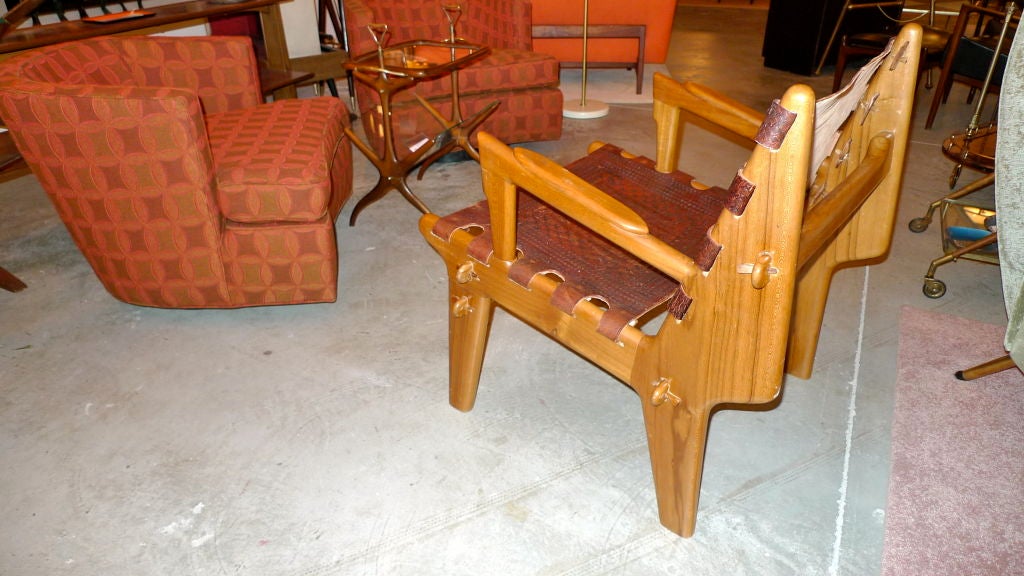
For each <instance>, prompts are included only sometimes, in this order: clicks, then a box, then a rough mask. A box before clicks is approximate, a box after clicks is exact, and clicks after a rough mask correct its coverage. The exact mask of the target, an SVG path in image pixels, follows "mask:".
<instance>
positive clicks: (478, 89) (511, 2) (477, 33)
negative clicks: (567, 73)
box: [345, 0, 562, 154]
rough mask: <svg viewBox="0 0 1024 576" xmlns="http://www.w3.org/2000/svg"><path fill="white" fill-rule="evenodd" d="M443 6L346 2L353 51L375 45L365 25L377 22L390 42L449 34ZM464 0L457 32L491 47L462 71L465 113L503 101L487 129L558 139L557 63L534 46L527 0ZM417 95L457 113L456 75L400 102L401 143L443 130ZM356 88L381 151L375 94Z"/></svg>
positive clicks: (416, 0) (519, 138)
mask: <svg viewBox="0 0 1024 576" xmlns="http://www.w3.org/2000/svg"><path fill="white" fill-rule="evenodd" d="M442 4H443V2H442V1H441V0H346V1H345V13H346V23H345V25H346V28H347V32H348V37H349V45H350V50H351V52H352V54H353V55H357V54H363V53H365V52H369V51H372V50H376V48H377V45H376V44H375V43H374V41H373V38H372V37H371V35H370V33H369V31H368V30H367V28H366V27H367V25H368V24H371V23H382V24H387V25H388V28H389V31H390V38H389V42H388V43H389V44H397V43H399V42H405V41H408V40H420V39H429V40H444V39H446V38H448V35H449V31H448V20H447V19H446V17H445V15H444V12H443V10H442V9H441V5H442ZM463 4H464V6H463V8H464V12H463V14H462V17H461V18H460V19H459V22H458V28H457V33H458V35H459V36H460V37H461V38H465V39H466V40H467V41H469V42H473V43H477V44H483V45H485V46H488V47H490V48H491V50H492V52H491V54H490V55H489V56H487V57H486V58H484V59H483V60H481V61H480V62H477V63H475V64H473V65H471V66H469V67H467V68H465V69H463V70H461V71H460V72H459V87H460V90H459V94H460V103H461V107H462V114H463V116H464V117H467V118H469V117H472V115H473V114H475V113H477V112H479V111H480V110H482V109H484V108H485V107H487V106H488V105H490V104H491V103H492V102H494V101H500V105H499V106H498V108H497V110H496V111H495V112H494V114H492V115H491V117H490V118H488V119H487V120H486V121H485V122H484V123H483V125H482V127H481V130H486V131H487V132H490V133H491V134H493V135H495V136H497V137H498V138H500V139H501V140H503V141H504V142H506V143H513V142H530V141H536V140H557V139H558V138H560V137H561V135H562V93H561V92H560V91H559V89H558V61H557V60H555V59H554V58H553V57H552V56H549V55H546V54H541V53H538V52H533V51H532V50H531V46H532V41H533V38H532V23H531V19H530V14H531V13H530V9H531V6H530V2H529V0H487V1H486V2H481V1H475V2H465V3H463ZM414 93H415V94H419V95H420V96H421V97H423V98H425V99H427V100H428V101H429V102H430V103H431V104H433V105H434V106H436V107H437V109H438V110H439V111H440V112H441V113H442V114H444V115H446V116H448V117H451V101H450V98H451V81H450V80H449V79H448V78H447V77H444V78H439V79H437V80H433V81H429V82H422V83H419V84H417V85H416V87H415V88H413V89H411V90H408V91H406V92H404V93H401V94H399V95H398V96H396V98H395V100H394V105H393V110H394V113H393V118H394V122H393V126H394V130H395V142H396V143H399V144H403V143H412V142H416V141H418V140H419V139H420V138H421V137H422V136H423V135H433V134H436V133H437V132H438V129H439V124H438V122H437V120H436V119H434V118H433V117H432V116H431V115H430V114H429V113H428V112H427V111H426V110H425V109H424V108H423V107H422V106H420V105H419V104H418V103H417V102H416V101H415V96H414ZM356 94H357V98H358V102H359V112H360V115H361V116H362V119H363V128H364V129H365V131H366V134H367V137H368V138H369V139H370V141H371V142H372V143H373V144H375V145H376V147H377V149H378V150H379V149H382V148H383V136H382V135H381V133H380V132H379V130H380V128H379V127H380V126H381V121H380V110H379V109H378V102H379V101H378V97H377V94H376V93H375V92H374V91H373V90H371V89H370V88H368V87H367V86H364V85H361V84H359V83H357V86H356ZM474 141H475V137H474ZM400 154H401V152H400Z"/></svg>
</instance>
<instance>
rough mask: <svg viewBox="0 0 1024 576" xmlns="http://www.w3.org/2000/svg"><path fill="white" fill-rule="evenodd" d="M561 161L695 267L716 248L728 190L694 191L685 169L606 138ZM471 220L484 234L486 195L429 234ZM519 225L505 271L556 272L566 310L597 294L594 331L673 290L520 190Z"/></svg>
mask: <svg viewBox="0 0 1024 576" xmlns="http://www.w3.org/2000/svg"><path fill="white" fill-rule="evenodd" d="M567 168H568V169H569V170H570V171H571V172H573V173H574V174H576V175H577V176H579V177H580V178H582V179H584V180H586V181H587V182H589V183H591V184H592V185H594V186H595V187H597V188H599V189H601V190H602V191H604V192H606V193H608V194H610V195H612V196H614V197H615V198H616V199H617V200H619V201H620V202H622V203H623V204H625V205H626V206H628V207H629V208H631V209H632V210H634V211H635V212H636V213H637V214H639V215H640V216H641V217H642V218H643V219H644V220H645V221H646V222H647V224H648V226H649V228H650V231H651V233H652V234H653V235H655V236H657V237H659V238H661V239H662V240H664V241H665V242H667V243H668V244H670V245H672V246H673V247H674V248H676V249H677V250H679V251H680V252H682V253H684V254H687V255H689V256H690V257H691V258H694V260H695V262H696V263H697V264H698V265H699V266H700V267H701V268H703V269H705V270H706V269H709V268H710V267H711V265H712V264H713V263H714V259H715V257H716V256H717V254H718V248H719V247H718V246H717V245H715V243H714V242H713V241H712V240H711V239H710V238H709V237H708V234H707V233H708V231H709V230H710V228H711V227H712V226H713V225H714V223H715V222H716V221H717V219H718V217H719V215H720V214H721V212H722V210H723V208H724V207H725V206H726V204H727V203H728V202H729V200H730V196H731V193H730V192H729V191H728V190H725V189H722V188H710V189H707V190H699V189H697V188H695V187H693V186H692V185H691V182H692V177H691V176H689V175H687V174H685V173H682V172H675V173H672V174H662V173H660V172H657V171H656V170H654V163H653V161H651V160H650V159H647V158H642V157H640V158H632V159H629V158H625V157H623V156H622V154H621V150H620V149H619V148H617V147H615V146H611V145H606V146H604V147H602V148H601V149H599V150H597V151H595V152H594V153H592V154H589V155H588V156H586V157H584V158H582V159H580V160H578V161H576V162H574V163H572V164H570V165H569V166H567ZM469 226H479V227H481V228H483V229H484V230H485V232H484V234H482V235H480V236H479V237H477V238H476V240H475V242H486V241H488V240H489V239H490V235H489V234H490V233H489V230H488V228H489V217H488V215H487V210H486V202H482V203H479V204H477V205H474V206H471V207H469V208H467V209H465V210H463V211H460V212H456V213H455V214H452V215H450V216H447V217H445V218H443V219H442V220H441V221H440V222H438V224H437V226H435V228H434V233H435V234H437V235H438V236H439V237H441V238H448V237H450V236H448V235H450V233H451V232H452V231H453V230H454V229H456V228H464V227H469ZM517 230H518V236H517V238H518V242H519V249H520V250H521V251H522V254H523V256H522V258H521V259H520V260H518V261H517V262H516V263H515V264H513V266H512V270H510V275H511V277H512V279H513V281H515V282H517V283H519V284H521V285H523V286H526V285H528V284H529V282H530V279H532V278H533V277H534V276H535V275H536V274H539V273H546V272H552V273H554V274H557V275H558V276H559V277H561V278H562V279H563V280H564V282H563V284H562V285H561V286H560V287H559V288H558V289H557V290H556V292H555V294H553V295H552V305H553V306H556V307H557V308H559V309H560V310H562V311H563V312H565V313H567V314H569V313H572V309H573V308H574V307H575V306H576V305H577V304H578V303H579V301H580V300H582V299H584V298H592V299H598V300H601V301H602V302H604V303H605V304H607V306H608V311H607V312H606V313H605V315H604V317H603V318H602V322H601V326H600V331H601V333H602V334H604V335H605V336H607V337H609V338H612V339H614V338H616V337H617V336H618V334H619V332H620V331H621V330H622V328H623V327H624V326H625V325H626V324H627V323H628V322H630V321H632V320H633V319H635V318H638V317H640V316H642V315H644V314H646V313H647V312H649V311H651V310H653V309H655V308H657V307H658V306H660V305H661V304H663V303H665V302H666V301H667V300H669V298H671V297H672V296H673V294H674V293H675V292H676V291H677V289H678V286H679V285H678V283H677V282H675V281H674V280H673V279H671V278H669V277H668V276H665V275H664V274H662V273H661V272H660V271H658V270H656V269H654V268H652V267H650V266H649V265H648V264H646V263H645V262H643V261H641V260H639V259H637V258H636V257H634V256H632V255H631V254H629V253H627V252H626V251H624V250H622V249H621V248H619V247H617V246H615V245H614V244H612V243H611V242H608V241H607V240H605V239H603V238H601V237H600V236H597V235H596V234H593V233H592V232H590V231H589V230H588V229H586V228H584V227H583V226H581V225H579V224H577V223H576V222H575V221H573V220H571V219H569V218H567V217H565V216H564V215H562V214H561V213H559V212H557V211H555V210H554V209H552V208H550V207H549V206H548V205H547V204H543V203H541V202H539V201H537V200H535V199H534V198H533V197H532V196H530V195H529V194H527V193H522V192H521V193H520V194H519V207H518V228H517ZM483 253H485V252H484V251H480V252H478V254H483Z"/></svg>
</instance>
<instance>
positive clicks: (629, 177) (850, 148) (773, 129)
mask: <svg viewBox="0 0 1024 576" xmlns="http://www.w3.org/2000/svg"><path fill="white" fill-rule="evenodd" d="M920 42H921V30H920V27H919V26H916V25H910V26H907V27H906V28H905V29H904V30H903V32H902V33H901V34H900V36H899V37H898V38H897V39H896V45H895V48H894V49H893V50H892V51H891V52H890V53H889V55H888V56H887V58H886V60H885V62H884V64H883V65H882V67H881V68H880V69H879V72H878V73H877V74H876V75H875V77H874V79H873V80H872V81H871V83H870V85H869V86H868V88H867V92H866V93H865V94H864V96H863V98H862V99H860V101H859V104H858V105H857V106H856V110H855V111H854V112H853V115H852V117H851V118H850V119H849V121H847V122H846V123H845V127H844V128H843V130H842V132H841V133H840V135H839V138H838V143H837V144H836V145H835V147H834V151H833V153H832V154H831V155H830V156H829V157H828V158H827V159H826V160H825V161H824V163H823V164H822V167H821V169H820V170H819V171H818V173H817V176H816V178H815V180H814V183H813V185H812V186H811V187H810V189H808V186H807V184H808V182H807V180H808V174H809V166H810V162H811V160H810V158H811V146H812V144H811V142H812V132H813V131H814V126H815V123H814V117H815V112H814V96H813V94H812V92H811V90H810V89H809V88H808V87H806V86H800V85H798V86H794V87H792V88H790V89H789V90H788V91H787V92H786V94H785V95H784V96H783V97H782V99H781V100H780V101H779V102H778V103H776V105H775V106H773V108H772V110H771V111H769V113H768V114H767V116H764V115H762V114H761V113H759V112H757V111H755V110H752V109H750V108H749V107H746V106H743V105H741V104H739V103H736V102H734V101H732V100H729V99H728V98H725V97H723V96H720V95H717V94H715V93H714V92H712V91H710V90H708V89H705V88H702V87H699V86H696V85H693V84H680V83H677V82H675V81H673V80H671V79H669V78H668V77H665V76H661V75H658V76H656V79H655V87H654V97H655V104H654V116H655V119H656V121H657V139H658V140H657V141H658V154H657V161H656V162H654V161H651V160H648V159H645V158H638V157H634V156H632V155H629V154H627V153H625V152H623V151H621V150H620V149H618V148H615V147H614V146H609V145H604V146H601V145H595V146H594V147H592V150H591V153H590V154H588V155H587V156H586V157H584V158H583V159H581V160H578V161H577V162H575V163H573V164H571V165H569V166H568V167H566V168H562V167H561V166H558V165H557V164H555V163H553V162H551V161H550V160H548V159H546V158H544V157H543V156H541V155H539V154H537V153H534V152H531V151H529V150H526V149H516V150H512V149H511V148H508V147H507V146H505V145H504V144H502V143H501V142H499V141H498V140H496V139H495V138H493V137H491V136H489V135H487V134H481V135H480V152H481V166H482V173H483V188H484V193H485V195H486V198H487V200H486V201H484V202H481V203H479V204H476V205H474V206H471V207H469V208H466V209H464V210H462V211H459V212H456V213H455V214H452V215H449V216H447V217H444V218H442V217H439V216H437V215H434V214H426V215H424V216H423V218H422V219H421V220H420V230H421V232H422V234H423V235H424V237H425V238H426V239H427V241H428V242H429V243H430V244H431V246H432V247H433V248H434V249H435V250H437V252H438V253H439V254H440V255H441V256H442V258H443V259H444V261H445V264H446V266H447V269H448V274H449V290H450V298H449V306H450V317H449V322H450V327H449V330H450V390H449V393H450V402H451V403H452V405H453V406H455V407H456V408H458V409H460V410H469V409H471V408H472V407H473V404H474V401H475V399H476V394H477V388H478V383H479V378H480V371H481V366H482V362H483V354H484V348H485V344H486V341H487V335H488V331H489V327H490V322H491V318H492V315H493V310H494V307H495V306H496V305H497V306H500V307H501V308H503V309H505V310H506V311H508V312H509V313H511V314H512V315H513V316H516V317H518V318H519V319H521V320H523V321H525V322H527V323H528V324H530V325H531V326H533V327H535V328H536V329H538V330H540V331H542V332H544V333H545V334H547V335H549V336H551V337H552V338H554V339H555V340H557V341H558V342H559V343H560V344H562V345H564V346H566V347H568V348H570V349H572V350H574V351H575V352H577V353H578V354H580V355H581V356H583V357H584V358H587V359H588V360H590V361H592V362H594V363H595V364H597V365H598V366H600V367H602V368H603V369H605V370H606V371H608V372H609V373H610V374H612V375H613V376H615V377H616V378H618V379H619V380H621V381H623V382H625V383H626V384H627V385H629V386H630V387H631V388H632V389H633V390H635V391H636V392H637V393H638V394H639V395H640V398H641V401H642V406H643V414H644V422H645V426H646V429H647V437H648V444H649V448H650V456H651V463H652V467H653V472H654V483H655V489H656V492H657V495H658V508H659V514H660V518H661V522H662V524H664V525H665V526H666V527H667V528H669V529H670V530H672V531H674V532H676V533H678V534H680V535H682V536H690V535H692V534H693V531H694V527H695V522H696V512H697V500H698V495H699V492H700V479H701V473H702V467H703V459H704V448H705V443H706V436H707V428H708V423H709V418H710V414H711V412H712V410H713V409H714V407H715V406H717V405H720V404H726V403H728V404H754V403H764V402H769V401H771V400H772V399H774V398H775V397H776V396H777V395H778V393H779V391H780V389H781V385H782V379H783V370H784V366H785V365H786V357H787V351H788V355H789V362H790V369H791V371H792V372H794V373H796V374H798V375H801V376H806V375H808V374H809V373H810V369H811V367H812V365H813V357H814V349H815V345H816V342H817V336H818V331H819V330H820V324H821V317H822V314H823V311H824V303H825V300H826V298H827V295H828V289H829V283H830V280H831V274H832V272H833V271H834V270H835V269H836V268H838V267H842V266H849V265H852V264H854V263H863V262H865V261H871V260H873V259H877V258H879V257H881V256H883V255H884V254H885V253H886V251H887V249H888V247H889V243H890V240H891V234H892V230H893V226H894V222H895V210H896V204H897V200H898V196H899V189H900V183H901V182H900V180H901V173H902V164H903V158H904V152H905V148H906V142H907V133H908V128H909V121H910V113H911V106H912V104H913V91H914V82H915V78H916V75H917V58H918V56H919V54H920ZM697 121H699V122H701V124H702V125H707V124H709V123H710V124H711V125H714V126H715V127H717V128H716V129H717V130H720V131H722V132H723V133H725V134H726V135H727V136H728V137H730V138H731V139H734V140H740V141H742V142H746V143H749V145H750V147H751V148H752V151H751V154H750V158H749V160H748V161H747V163H746V164H745V165H744V166H743V167H742V168H741V169H740V170H739V172H738V173H737V176H736V178H735V180H734V181H733V183H732V185H730V186H729V188H727V189H725V188H717V187H710V188H708V187H706V186H704V185H702V184H699V183H696V182H693V181H692V178H691V177H690V176H688V175H686V174H684V173H682V172H678V171H676V164H677V162H678V157H679V152H680V138H681V135H682V128H683V125H684V123H686V122H697ZM660 311H665V313H664V314H660V315H659V314H658V313H659V312H660ZM658 320H660V322H661V323H660V326H657V327H653V326H652V328H653V329H652V330H650V331H647V330H644V327H645V324H656V323H657V321H658ZM787 342H788V343H789V346H788V348H787Z"/></svg>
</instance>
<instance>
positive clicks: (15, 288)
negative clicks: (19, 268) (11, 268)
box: [0, 267, 28, 292]
mask: <svg viewBox="0 0 1024 576" xmlns="http://www.w3.org/2000/svg"><path fill="white" fill-rule="evenodd" d="M27 287H28V286H26V285H25V283H24V282H22V281H21V280H20V279H19V278H18V277H17V276H15V275H14V274H11V273H10V272H8V271H7V270H5V269H4V268H3V267H0V288H3V289H4V290H7V291H8V292H21V291H22V290H24V289H25V288H27Z"/></svg>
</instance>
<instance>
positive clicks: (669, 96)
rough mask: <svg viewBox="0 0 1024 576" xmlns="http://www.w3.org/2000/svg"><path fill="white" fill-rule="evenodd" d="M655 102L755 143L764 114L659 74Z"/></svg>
mask: <svg viewBox="0 0 1024 576" xmlns="http://www.w3.org/2000/svg"><path fill="white" fill-rule="evenodd" d="M654 99H655V101H656V102H661V103H662V104H663V105H668V106H672V107H675V108H678V109H680V110H682V111H683V112H685V113H687V114H689V115H691V116H694V117H697V118H700V119H702V120H704V121H706V122H708V123H710V124H712V125H714V126H718V127H720V128H723V129H725V130H727V131H728V132H730V133H732V134H735V135H736V136H740V137H741V138H743V139H744V140H746V141H753V139H754V137H755V136H756V135H757V131H758V129H759V128H760V127H761V122H762V121H764V114H763V113H762V112H759V111H757V110H755V109H753V108H751V107H750V106H747V105H746V104H742V103H740V102H738V101H736V100H733V99H732V98H730V97H728V96H726V95H724V94H722V93H720V92H718V91H716V90H714V89H712V88H708V87H707V86H703V85H701V84H697V83H695V82H682V83H680V82H676V81H675V80H672V79H671V78H669V77H668V76H664V75H662V74H655V77H654Z"/></svg>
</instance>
